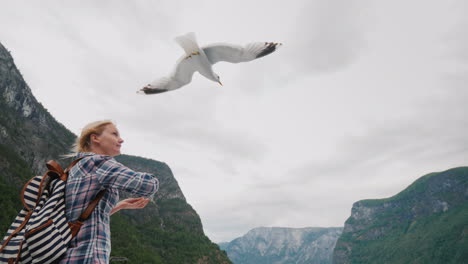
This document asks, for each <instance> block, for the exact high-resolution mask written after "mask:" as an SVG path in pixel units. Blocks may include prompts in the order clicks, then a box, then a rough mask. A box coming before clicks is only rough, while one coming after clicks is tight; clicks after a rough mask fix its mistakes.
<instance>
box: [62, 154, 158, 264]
mask: <svg viewBox="0 0 468 264" xmlns="http://www.w3.org/2000/svg"><path fill="white" fill-rule="evenodd" d="M81 157H84V158H83V159H82V160H80V161H79V162H78V163H77V164H76V165H75V166H74V167H73V168H72V169H71V170H70V174H69V177H68V181H67V187H66V197H65V202H66V214H67V217H68V219H69V221H74V220H76V219H78V218H79V217H80V215H81V213H82V212H83V211H84V210H85V209H86V207H87V206H88V204H89V203H90V202H91V201H92V200H93V199H94V197H95V196H96V194H97V193H98V192H99V191H100V190H103V189H106V190H107V191H106V193H105V195H104V197H103V198H102V199H101V201H100V202H99V204H98V205H97V206H96V208H95V209H94V211H93V213H92V214H91V216H90V217H89V218H88V220H86V221H84V224H83V226H82V227H81V229H80V232H79V233H78V235H77V236H76V237H75V238H73V239H72V241H71V242H70V248H69V249H68V250H67V253H66V254H65V257H64V258H63V259H62V260H61V261H60V263H61V264H65V263H80V264H95V263H106V264H107V263H109V255H110V251H111V241H110V226H109V216H110V212H111V210H112V208H113V207H114V206H115V205H116V204H117V202H118V201H119V191H125V192H128V193H130V194H133V195H135V196H151V195H153V194H154V193H155V192H156V191H157V190H158V188H159V181H158V180H157V179H156V178H153V176H152V175H151V174H147V173H140V172H135V171H133V170H131V169H129V168H127V167H125V166H124V165H122V164H120V163H118V162H117V161H116V160H115V159H114V158H112V157H111V156H105V155H97V154H94V153H81V152H80V153H78V155H77V158H81Z"/></svg>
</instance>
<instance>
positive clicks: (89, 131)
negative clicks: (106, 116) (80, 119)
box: [64, 120, 115, 157]
mask: <svg viewBox="0 0 468 264" xmlns="http://www.w3.org/2000/svg"><path fill="white" fill-rule="evenodd" d="M110 124H112V125H115V124H114V122H112V121H111V120H100V121H95V122H91V123H89V124H87V125H86V126H85V127H84V128H83V129H82V130H81V134H80V136H79V137H77V138H76V141H75V144H73V146H72V149H71V153H69V154H66V155H64V157H74V156H76V154H77V153H78V152H90V151H91V135H93V134H95V135H101V134H102V132H103V131H104V129H106V126H107V125H110Z"/></svg>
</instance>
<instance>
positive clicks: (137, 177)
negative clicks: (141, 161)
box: [96, 158, 159, 196]
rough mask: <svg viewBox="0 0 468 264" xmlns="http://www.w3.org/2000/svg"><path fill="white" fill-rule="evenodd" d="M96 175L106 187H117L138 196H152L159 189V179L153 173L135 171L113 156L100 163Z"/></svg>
mask: <svg viewBox="0 0 468 264" xmlns="http://www.w3.org/2000/svg"><path fill="white" fill-rule="evenodd" d="M96 176H97V180H98V182H99V183H100V184H101V185H102V187H104V188H106V189H108V188H112V189H117V190H121V191H125V192H128V193H131V194H134V195H137V196H151V195H153V194H154V193H156V191H157V190H158V189H159V181H158V179H156V178H154V177H153V176H152V175H151V174H148V173H144V172H135V171H133V170H131V169H129V168H127V167H126V166H124V165H122V164H121V163H119V162H117V161H116V160H115V159H113V158H112V159H109V160H106V161H105V162H103V163H101V164H100V166H99V167H98V168H97V170H96Z"/></svg>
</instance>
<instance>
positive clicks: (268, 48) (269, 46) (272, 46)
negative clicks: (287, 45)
mask: <svg viewBox="0 0 468 264" xmlns="http://www.w3.org/2000/svg"><path fill="white" fill-rule="evenodd" d="M281 45H282V44H281V43H275V42H265V48H264V49H263V50H262V51H261V52H260V53H259V54H257V56H256V57H255V58H256V59H258V58H261V57H263V56H266V55H268V54H270V53H272V52H274V51H275V50H276V49H277V47H278V46H281Z"/></svg>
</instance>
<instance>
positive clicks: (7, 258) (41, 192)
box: [0, 159, 105, 264]
mask: <svg viewBox="0 0 468 264" xmlns="http://www.w3.org/2000/svg"><path fill="white" fill-rule="evenodd" d="M79 160H80V159H77V160H75V161H73V162H72V163H71V164H70V166H68V168H67V169H66V170H63V169H62V168H61V167H60V165H59V164H58V163H57V162H55V161H53V160H51V161H49V162H47V168H48V171H47V172H46V173H45V174H44V175H43V176H35V177H33V178H32V179H31V180H29V181H28V182H27V183H26V184H25V185H24V187H23V190H22V191H21V202H22V203H23V209H21V211H20V212H19V214H18V216H16V218H15V220H14V222H13V223H12V224H11V226H10V228H9V229H8V231H7V234H6V236H5V237H4V239H3V241H2V243H1V244H0V263H8V264H10V263H11V264H13V263H21V264H30V263H41V264H49V263H56V262H58V261H59V260H60V259H61V258H62V257H63V255H64V254H65V252H66V251H67V248H68V244H69V242H70V240H71V239H72V238H73V237H75V236H76V234H78V232H79V230H80V228H81V226H82V225H83V222H84V221H85V220H86V219H88V217H89V216H90V215H91V213H92V212H93V210H94V208H95V207H96V205H97V204H98V203H99V201H100V199H101V198H102V196H103V195H104V193H105V191H104V190H101V191H100V192H99V193H98V194H97V195H96V197H95V198H94V200H93V201H91V202H90V204H89V205H88V207H87V208H86V210H85V211H84V212H83V213H82V214H81V216H80V218H79V219H77V220H75V221H73V222H69V221H68V220H67V217H66V215H65V187H66V183H67V179H68V173H69V171H70V169H71V168H72V167H73V166H74V165H75V164H76V163H77V162H78V161H79Z"/></svg>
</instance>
